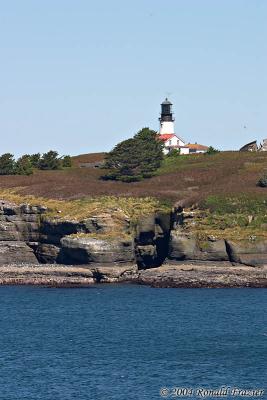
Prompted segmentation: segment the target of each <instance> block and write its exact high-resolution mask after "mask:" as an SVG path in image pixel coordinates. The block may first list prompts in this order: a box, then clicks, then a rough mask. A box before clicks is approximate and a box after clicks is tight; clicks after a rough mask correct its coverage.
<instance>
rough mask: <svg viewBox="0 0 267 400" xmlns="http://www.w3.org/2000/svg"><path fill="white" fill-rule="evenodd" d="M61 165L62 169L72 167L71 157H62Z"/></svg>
mask: <svg viewBox="0 0 267 400" xmlns="http://www.w3.org/2000/svg"><path fill="white" fill-rule="evenodd" d="M61 164H62V167H63V168H69V167H71V166H72V160H71V156H64V157H62V160H61Z"/></svg>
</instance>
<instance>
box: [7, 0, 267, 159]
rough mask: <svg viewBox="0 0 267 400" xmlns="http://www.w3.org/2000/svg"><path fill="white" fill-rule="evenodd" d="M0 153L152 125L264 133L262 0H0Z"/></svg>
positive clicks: (250, 135) (238, 141)
mask: <svg viewBox="0 0 267 400" xmlns="http://www.w3.org/2000/svg"><path fill="white" fill-rule="evenodd" d="M0 5H1V12H0V57H1V60H0V72H1V73H0V135H1V146H0V153H1V154H2V153H5V152H11V153H13V154H15V156H19V155H21V154H24V153H36V152H41V153H43V152H45V151H48V150H50V149H54V150H57V151H58V152H59V153H60V154H61V155H62V154H71V155H76V154H82V153H91V152H100V151H109V150H111V149H112V148H113V147H114V145H116V144H117V143H118V142H119V141H121V140H124V139H127V138H129V137H131V136H133V135H134V134H135V133H136V132H137V131H138V130H140V129H141V128H142V127H146V126H148V127H150V128H151V129H155V130H158V117H159V112H160V103H161V102H162V101H163V100H164V98H165V97H166V96H168V97H169V98H170V99H171V101H172V102H173V109H174V112H175V131H176V133H177V134H178V135H180V136H181V137H183V138H184V139H185V140H186V141H187V142H193V143H194V142H198V143H201V144H205V145H212V146H214V147H216V148H219V149H222V150H228V149H230V150H231V149H233V150H234V149H238V148H239V147H241V146H242V145H243V144H245V143H247V142H249V141H252V140H254V139H257V140H258V141H259V142H260V141H261V140H262V139H264V138H267V0H168V1H163V0H134V1H133V0H131V1H130V0H102V1H101V0H98V1H92V0H75V1H74V0H72V1H70V0H42V1H41V0H40V1H36V0H23V1H21V0H12V1H5V0H0Z"/></svg>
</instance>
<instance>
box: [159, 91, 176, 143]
mask: <svg viewBox="0 0 267 400" xmlns="http://www.w3.org/2000/svg"><path fill="white" fill-rule="evenodd" d="M159 125H160V126H159V133H160V135H164V134H166V133H174V118H173V116H172V103H171V102H170V101H169V100H168V99H167V98H166V99H165V100H164V101H163V103H161V114H160V117H159Z"/></svg>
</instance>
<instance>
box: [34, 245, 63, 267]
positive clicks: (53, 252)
mask: <svg viewBox="0 0 267 400" xmlns="http://www.w3.org/2000/svg"><path fill="white" fill-rule="evenodd" d="M59 253H60V247H58V246H55V245H53V244H46V243H39V245H38V246H37V249H36V257H37V259H38V261H39V262H41V263H44V264H47V263H48V264H54V263H56V262H57V261H58V256H59Z"/></svg>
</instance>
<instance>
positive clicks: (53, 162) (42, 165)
mask: <svg viewBox="0 0 267 400" xmlns="http://www.w3.org/2000/svg"><path fill="white" fill-rule="evenodd" d="M60 167H61V162H60V159H59V157H58V152H57V151H53V150H50V151H48V152H47V153H44V154H43V155H42V157H41V159H40V161H39V164H38V168H39V169H42V170H55V169H60Z"/></svg>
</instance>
